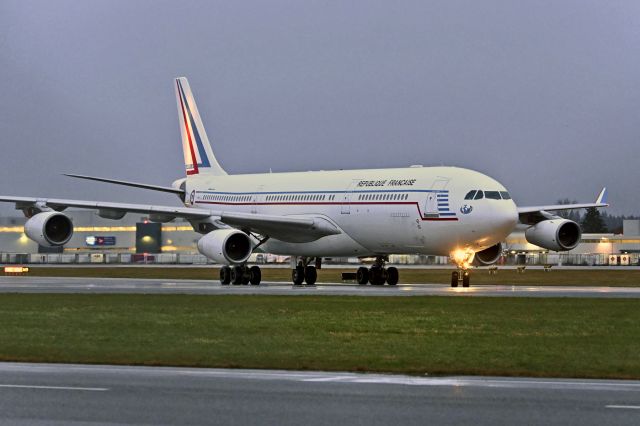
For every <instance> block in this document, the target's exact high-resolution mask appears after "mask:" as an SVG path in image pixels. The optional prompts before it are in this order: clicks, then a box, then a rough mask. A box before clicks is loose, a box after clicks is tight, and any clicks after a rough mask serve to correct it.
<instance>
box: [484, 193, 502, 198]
mask: <svg viewBox="0 0 640 426" xmlns="http://www.w3.org/2000/svg"><path fill="white" fill-rule="evenodd" d="M484 196H485V198H488V199H490V200H501V198H500V192H498V191H484Z"/></svg>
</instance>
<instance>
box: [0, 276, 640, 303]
mask: <svg viewBox="0 0 640 426" xmlns="http://www.w3.org/2000/svg"><path fill="white" fill-rule="evenodd" d="M0 293H139V294H264V295H350V296H353V295H357V296H509V297H599V298H603V297H607V298H616V297H617V298H640V288H639V287H572V286H509V285H478V286H471V287H470V288H462V287H459V288H451V287H449V286H447V285H442V284H407V285H398V286H370V285H367V286H359V285H353V284H342V283H322V284H318V285H316V286H313V287H308V286H300V287H293V286H292V285H290V284H288V283H276V282H263V283H262V284H260V285H259V286H222V285H220V283H219V282H216V281H212V280H159V279H130V278H51V277H7V276H5V277H0Z"/></svg>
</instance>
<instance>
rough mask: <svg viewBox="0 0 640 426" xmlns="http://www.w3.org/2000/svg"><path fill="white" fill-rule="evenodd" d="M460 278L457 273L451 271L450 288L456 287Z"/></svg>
mask: <svg viewBox="0 0 640 426" xmlns="http://www.w3.org/2000/svg"><path fill="white" fill-rule="evenodd" d="M459 277H460V275H459V274H458V271H453V272H452V273H451V287H458V278H459Z"/></svg>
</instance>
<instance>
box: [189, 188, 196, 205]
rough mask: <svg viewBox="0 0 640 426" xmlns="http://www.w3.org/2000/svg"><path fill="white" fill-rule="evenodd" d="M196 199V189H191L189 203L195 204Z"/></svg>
mask: <svg viewBox="0 0 640 426" xmlns="http://www.w3.org/2000/svg"><path fill="white" fill-rule="evenodd" d="M195 199H196V191H195V190H194V191H191V196H190V197H189V204H193V202H194V201H195Z"/></svg>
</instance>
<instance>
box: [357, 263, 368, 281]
mask: <svg viewBox="0 0 640 426" xmlns="http://www.w3.org/2000/svg"><path fill="white" fill-rule="evenodd" d="M356 281H357V282H358V284H360V285H367V283H368V282H369V270H368V269H367V268H365V267H364V266H361V267H359V268H358V270H357V271H356Z"/></svg>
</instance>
